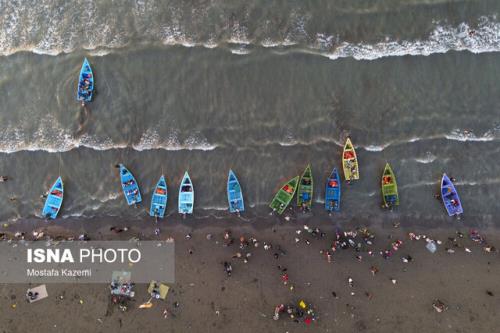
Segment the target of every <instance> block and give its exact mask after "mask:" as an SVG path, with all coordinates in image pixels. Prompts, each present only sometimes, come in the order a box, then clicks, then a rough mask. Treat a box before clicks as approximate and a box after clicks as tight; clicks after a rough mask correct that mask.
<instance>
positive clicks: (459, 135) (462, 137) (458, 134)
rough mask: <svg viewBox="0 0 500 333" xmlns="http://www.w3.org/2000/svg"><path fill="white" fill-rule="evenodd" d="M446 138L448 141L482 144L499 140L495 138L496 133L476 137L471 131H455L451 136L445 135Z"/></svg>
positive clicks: (490, 132)
mask: <svg viewBox="0 0 500 333" xmlns="http://www.w3.org/2000/svg"><path fill="white" fill-rule="evenodd" d="M444 137H445V138H446V139H448V140H455V141H462V142H466V141H480V142H488V141H494V140H495V139H497V137H496V136H495V133H494V131H491V130H490V131H487V132H486V133H484V134H483V135H482V136H476V135H475V134H474V133H473V132H471V131H469V130H460V129H455V130H453V131H452V132H451V133H449V134H445V135H444Z"/></svg>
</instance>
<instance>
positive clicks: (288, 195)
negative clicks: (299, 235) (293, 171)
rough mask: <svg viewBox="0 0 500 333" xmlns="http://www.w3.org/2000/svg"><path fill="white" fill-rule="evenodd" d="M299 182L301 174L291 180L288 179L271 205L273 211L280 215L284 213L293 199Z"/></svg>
mask: <svg viewBox="0 0 500 333" xmlns="http://www.w3.org/2000/svg"><path fill="white" fill-rule="evenodd" d="M298 183H299V176H296V177H294V178H292V179H290V180H289V181H287V182H286V183H285V184H284V185H283V186H282V187H281V188H280V189H279V191H278V192H277V193H276V195H275V196H274V198H273V200H272V201H271V204H270V205H269V207H271V208H272V209H273V211H276V212H278V214H279V215H281V214H283V212H284V211H285V209H286V207H287V206H288V205H289V204H290V201H292V199H293V196H294V195H295V191H296V190H297V184H298Z"/></svg>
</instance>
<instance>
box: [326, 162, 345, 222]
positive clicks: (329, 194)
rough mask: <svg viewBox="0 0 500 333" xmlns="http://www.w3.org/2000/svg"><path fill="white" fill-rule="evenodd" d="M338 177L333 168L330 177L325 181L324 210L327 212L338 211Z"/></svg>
mask: <svg viewBox="0 0 500 333" xmlns="http://www.w3.org/2000/svg"><path fill="white" fill-rule="evenodd" d="M340 193H341V192H340V176H339V173H338V171H337V169H336V168H333V171H332V173H331V174H330V177H328V178H327V179H326V191H325V209H326V210H327V211H329V212H339V211H340Z"/></svg>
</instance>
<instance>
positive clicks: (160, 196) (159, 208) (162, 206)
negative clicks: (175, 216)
mask: <svg viewBox="0 0 500 333" xmlns="http://www.w3.org/2000/svg"><path fill="white" fill-rule="evenodd" d="M167 201H168V189H167V182H166V180H165V177H164V176H163V175H162V176H161V177H160V179H159V180H158V182H157V183H156V186H155V188H154V191H153V195H152V196H151V207H150V208H149V215H150V216H152V217H158V218H163V217H164V216H165V211H166V209H167Z"/></svg>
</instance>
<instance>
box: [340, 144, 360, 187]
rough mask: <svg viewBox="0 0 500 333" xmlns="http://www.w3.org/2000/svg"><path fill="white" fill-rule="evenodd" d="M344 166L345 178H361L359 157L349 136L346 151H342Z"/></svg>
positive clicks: (349, 179)
mask: <svg viewBox="0 0 500 333" xmlns="http://www.w3.org/2000/svg"><path fill="white" fill-rule="evenodd" d="M342 168H343V170H344V178H345V180H347V181H351V180H358V179H359V165H358V157H357V155H356V151H355V150H354V146H353V144H352V142H351V139H349V138H347V140H346V142H345V145H344V151H343V153H342Z"/></svg>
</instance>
